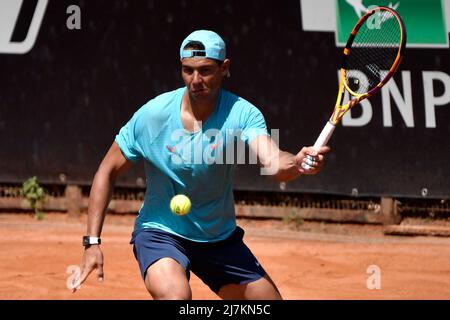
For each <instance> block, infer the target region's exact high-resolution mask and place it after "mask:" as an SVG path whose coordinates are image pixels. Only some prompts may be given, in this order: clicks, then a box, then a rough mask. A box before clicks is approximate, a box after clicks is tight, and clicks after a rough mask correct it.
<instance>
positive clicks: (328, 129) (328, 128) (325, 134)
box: [313, 121, 336, 151]
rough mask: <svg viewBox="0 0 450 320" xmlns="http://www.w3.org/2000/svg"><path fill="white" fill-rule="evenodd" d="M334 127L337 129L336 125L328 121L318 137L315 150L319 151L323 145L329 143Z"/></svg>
mask: <svg viewBox="0 0 450 320" xmlns="http://www.w3.org/2000/svg"><path fill="white" fill-rule="evenodd" d="M334 129H336V126H335V125H334V124H332V123H331V122H329V121H328V122H327V124H326V125H325V127H324V128H323V130H322V132H321V133H320V136H319V137H318V138H317V140H316V143H314V146H313V148H314V150H316V151H319V149H320V148H321V147H323V146H324V145H326V144H327V142H328V140H330V138H331V135H332V134H333V132H334Z"/></svg>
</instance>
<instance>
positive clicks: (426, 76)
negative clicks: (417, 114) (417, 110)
mask: <svg viewBox="0 0 450 320" xmlns="http://www.w3.org/2000/svg"><path fill="white" fill-rule="evenodd" d="M435 80H437V81H440V82H442V84H443V85H444V93H443V94H442V95H441V96H440V97H436V96H435V94H434V88H433V82H434V81H435ZM423 88H424V96H425V125H426V127H427V128H436V109H435V107H436V106H443V105H445V104H449V103H450V76H449V75H448V74H446V73H444V72H442V71H424V72H423Z"/></svg>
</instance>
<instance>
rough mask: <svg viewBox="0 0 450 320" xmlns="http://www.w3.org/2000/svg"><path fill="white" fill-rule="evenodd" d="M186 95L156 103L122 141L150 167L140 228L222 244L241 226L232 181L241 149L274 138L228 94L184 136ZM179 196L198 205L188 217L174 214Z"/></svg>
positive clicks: (250, 109) (131, 156)
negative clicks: (173, 205) (260, 137)
mask: <svg viewBox="0 0 450 320" xmlns="http://www.w3.org/2000/svg"><path fill="white" fill-rule="evenodd" d="M185 90H186V88H185V87H183V88H180V89H177V90H175V91H171V92H167V93H164V94H162V95H160V96H158V97H156V98H154V99H152V100H150V101H149V102H148V103H147V104H145V105H144V106H143V107H141V108H140V109H139V110H138V111H137V112H136V113H135V114H134V115H133V117H132V118H131V120H130V121H129V122H128V123H127V124H126V125H125V126H124V127H123V128H122V129H121V130H120V132H119V134H118V135H117V136H116V139H115V141H116V143H117V144H118V145H119V147H120V149H121V150H122V152H123V154H124V155H125V157H126V158H127V159H128V160H131V161H133V162H135V161H138V160H140V159H144V161H145V174H146V179H147V191H146V194H145V200H144V203H143V204H142V207H141V209H140V210H139V215H138V217H137V218H136V224H135V230H138V229H142V228H157V229H161V230H164V231H167V232H170V233H173V234H176V235H178V236H181V237H183V238H186V239H189V240H193V241H199V242H215V241H219V240H223V239H225V238H227V237H228V236H229V235H230V234H231V233H232V232H233V230H234V229H235V227H236V219H235V210H234V197H233V183H232V178H233V171H234V167H235V163H236V160H237V159H236V158H238V157H237V154H238V153H239V152H238V151H239V150H241V151H242V148H241V147H242V145H244V147H245V143H249V142H250V141H252V140H253V139H254V138H256V137H257V136H258V135H268V133H267V128H266V123H265V120H264V117H263V115H262V114H261V112H260V111H259V110H258V109H257V108H256V107H255V106H253V105H252V104H251V103H249V102H248V101H246V100H244V99H242V98H240V97H238V96H236V95H234V94H232V93H230V92H228V91H225V90H221V91H220V93H219V97H218V101H217V105H216V107H215V109H214V112H213V113H212V114H211V115H210V117H209V118H208V119H207V120H206V121H205V122H204V123H203V124H201V126H200V130H198V131H196V132H194V133H192V132H189V131H187V130H185V129H184V127H183V124H182V122H181V114H180V112H181V101H182V97H183V94H184V92H185ZM241 160H242V159H241ZM177 194H185V195H186V196H188V197H189V198H190V200H191V204H192V207H191V211H190V212H189V214H187V215H185V216H178V215H175V214H173V213H172V211H171V210H170V205H169V204H170V200H171V199H172V197H173V196H174V195H177Z"/></svg>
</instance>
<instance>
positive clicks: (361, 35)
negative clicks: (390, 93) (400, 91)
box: [341, 7, 406, 105]
mask: <svg viewBox="0 0 450 320" xmlns="http://www.w3.org/2000/svg"><path fill="white" fill-rule="evenodd" d="M405 47H406V28H405V24H404V22H403V20H402V18H401V17H400V15H399V14H398V13H397V12H396V11H395V10H393V9H391V8H388V7H375V8H372V9H371V10H369V11H368V12H367V13H366V14H365V15H364V16H362V17H361V19H360V20H359V21H358V22H357V23H356V25H355V27H354V28H353V30H352V33H351V35H350V37H349V39H348V41H347V44H346V46H345V48H344V59H343V65H342V78H343V79H341V80H344V81H343V85H344V87H345V89H346V90H347V91H348V92H349V93H350V94H351V95H352V96H354V98H353V100H357V101H355V102H353V103H352V102H351V104H352V105H355V104H356V103H358V102H359V101H361V100H362V99H364V98H367V97H369V96H372V95H374V94H375V93H377V92H378V91H379V90H380V89H381V88H382V87H383V86H384V85H385V84H386V83H387V82H388V81H389V80H390V79H391V78H392V76H393V75H394V74H395V72H396V71H397V70H398V67H399V65H400V63H401V61H402V58H403V56H404V53H405Z"/></svg>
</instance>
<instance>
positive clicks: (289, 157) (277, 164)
mask: <svg viewBox="0 0 450 320" xmlns="http://www.w3.org/2000/svg"><path fill="white" fill-rule="evenodd" d="M269 170H272V172H273V173H272V175H273V178H274V179H276V180H277V181H280V182H281V181H285V182H287V181H291V180H294V179H296V178H298V177H299V176H300V171H299V168H298V166H297V164H296V163H295V156H294V155H293V154H292V153H289V152H286V151H279V152H278V156H277V157H274V159H272V161H271V163H270V169H269Z"/></svg>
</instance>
